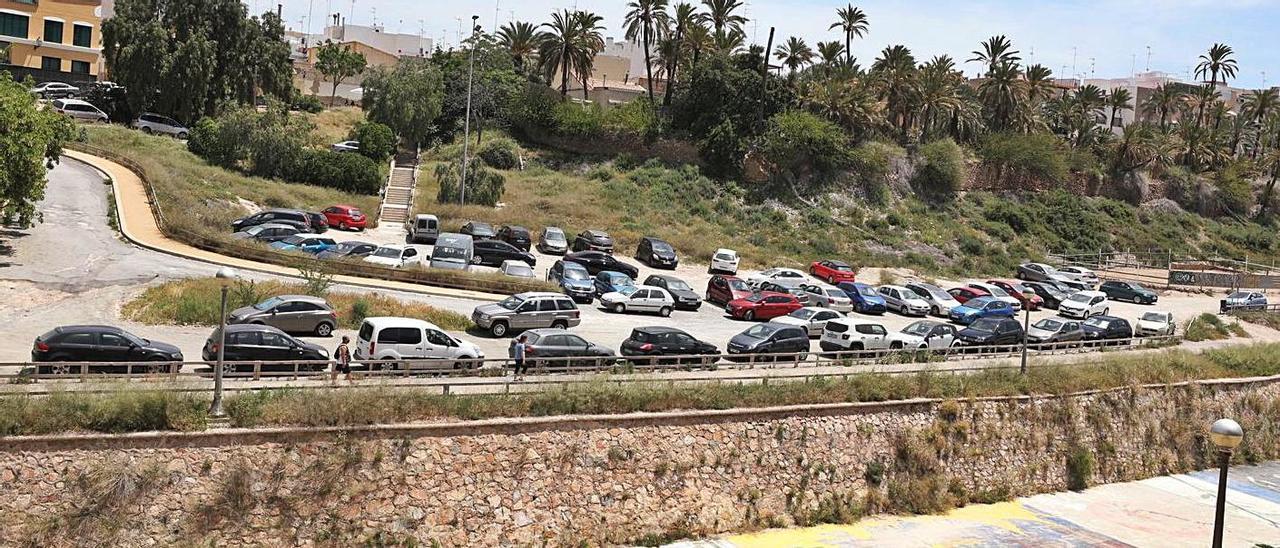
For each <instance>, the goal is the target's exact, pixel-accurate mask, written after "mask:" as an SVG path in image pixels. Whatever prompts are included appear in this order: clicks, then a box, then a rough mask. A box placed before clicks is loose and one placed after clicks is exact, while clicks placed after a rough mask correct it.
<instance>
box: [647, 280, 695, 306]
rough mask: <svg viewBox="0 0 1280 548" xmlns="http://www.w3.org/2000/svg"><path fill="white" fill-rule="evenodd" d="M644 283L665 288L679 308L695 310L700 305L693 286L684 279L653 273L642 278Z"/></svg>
mask: <svg viewBox="0 0 1280 548" xmlns="http://www.w3.org/2000/svg"><path fill="white" fill-rule="evenodd" d="M644 285H651V286H653V287H661V288H663V289H665V290H667V293H670V294H671V296H672V297H674V298H675V300H676V308H678V309H680V310H697V309H698V308H700V307H702V299H700V298H698V294H697V293H695V292H694V291H693V288H692V287H689V284H687V283H684V280H681V279H680V278H677V277H675V276H666V275H663V274H654V275H652V276H649V277H648V278H645V279H644Z"/></svg>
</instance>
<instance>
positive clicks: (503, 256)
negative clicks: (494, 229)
mask: <svg viewBox="0 0 1280 548" xmlns="http://www.w3.org/2000/svg"><path fill="white" fill-rule="evenodd" d="M471 249H472V255H471V263H472V264H478V265H484V266H501V265H502V261H505V260H508V259H510V260H514V261H524V262H525V263H528V264H529V266H533V265H535V264H537V262H538V260H537V259H535V258H534V257H533V254H532V253H529V252H528V251H521V250H519V249H516V247H515V246H513V245H511V244H509V243H507V242H502V241H498V240H476V241H474V242H472V244H471Z"/></svg>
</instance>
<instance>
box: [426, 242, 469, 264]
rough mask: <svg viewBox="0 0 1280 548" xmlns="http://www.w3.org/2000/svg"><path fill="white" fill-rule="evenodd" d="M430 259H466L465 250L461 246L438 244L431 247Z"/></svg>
mask: <svg viewBox="0 0 1280 548" xmlns="http://www.w3.org/2000/svg"><path fill="white" fill-rule="evenodd" d="M431 258H432V259H444V260H454V261H465V260H467V250H466V249H463V248H461V247H450V246H443V245H438V246H435V247H433V248H431Z"/></svg>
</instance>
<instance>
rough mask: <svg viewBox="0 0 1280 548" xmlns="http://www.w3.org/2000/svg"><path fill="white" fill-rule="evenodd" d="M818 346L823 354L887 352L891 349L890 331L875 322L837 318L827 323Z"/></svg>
mask: <svg viewBox="0 0 1280 548" xmlns="http://www.w3.org/2000/svg"><path fill="white" fill-rule="evenodd" d="M818 345H819V346H821V347H822V350H823V352H843V351H848V350H885V349H888V348H889V331H888V330H887V329H885V328H884V326H883V325H880V324H878V323H875V322H869V321H866V320H860V319H856V318H836V319H834V320H829V321H827V326H826V327H825V328H824V329H823V330H822V338H821V339H820V340H819V341H818Z"/></svg>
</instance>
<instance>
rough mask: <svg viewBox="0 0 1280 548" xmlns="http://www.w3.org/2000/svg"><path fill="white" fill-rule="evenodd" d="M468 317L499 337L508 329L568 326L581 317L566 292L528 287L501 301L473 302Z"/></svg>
mask: <svg viewBox="0 0 1280 548" xmlns="http://www.w3.org/2000/svg"><path fill="white" fill-rule="evenodd" d="M471 321H472V322H473V323H475V324H476V325H477V326H479V327H480V329H486V330H488V331H489V333H491V334H492V335H493V336H495V337H503V336H506V334H507V333H509V332H510V331H511V330H512V329H517V330H519V329H535V328H540V327H556V328H560V329H568V328H570V327H576V326H577V325H578V324H579V323H582V318H581V311H580V310H578V306H577V305H576V304H574V303H573V299H570V298H569V297H568V296H566V295H563V294H561V293H545V292H533V291H531V292H527V293H519V294H516V295H512V296H510V297H507V298H506V299H503V300H502V302H497V303H489V304H482V305H480V306H477V307H476V308H475V310H473V311H472V312H471Z"/></svg>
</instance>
